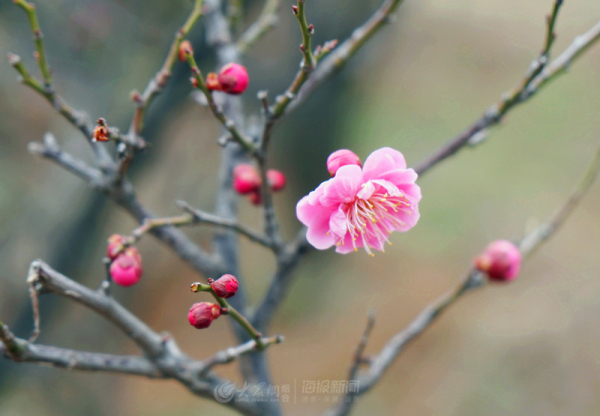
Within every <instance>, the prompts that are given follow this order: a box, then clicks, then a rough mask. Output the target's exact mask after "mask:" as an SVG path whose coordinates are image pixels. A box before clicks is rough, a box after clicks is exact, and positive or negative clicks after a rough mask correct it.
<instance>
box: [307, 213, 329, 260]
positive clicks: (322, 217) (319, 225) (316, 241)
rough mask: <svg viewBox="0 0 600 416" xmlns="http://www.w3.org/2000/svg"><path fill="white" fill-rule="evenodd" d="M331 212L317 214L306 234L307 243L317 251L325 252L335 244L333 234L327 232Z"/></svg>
mask: <svg viewBox="0 0 600 416" xmlns="http://www.w3.org/2000/svg"><path fill="white" fill-rule="evenodd" d="M330 217H331V211H323V210H321V211H320V212H318V213H317V215H316V216H315V217H313V219H312V222H311V224H310V225H309V226H308V231H307V232H306V239H307V240H308V242H309V243H310V244H311V245H312V246H313V247H314V248H316V249H318V250H325V249H328V248H329V247H331V246H333V245H334V244H335V239H334V237H333V234H332V233H331V232H330V231H329V219H330Z"/></svg>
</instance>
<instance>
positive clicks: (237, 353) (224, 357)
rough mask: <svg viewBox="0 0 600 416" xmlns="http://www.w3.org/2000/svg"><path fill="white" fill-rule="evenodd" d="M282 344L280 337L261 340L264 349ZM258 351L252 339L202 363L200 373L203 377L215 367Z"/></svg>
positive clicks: (220, 352) (255, 342)
mask: <svg viewBox="0 0 600 416" xmlns="http://www.w3.org/2000/svg"><path fill="white" fill-rule="evenodd" d="M281 342H283V337H282V336H280V335H276V336H273V337H269V338H261V340H260V344H261V345H263V346H264V347H263V349H264V348H266V347H268V346H269V345H271V344H280V343H281ZM258 349H259V348H258V345H257V341H256V340H254V339H251V340H250V341H247V342H245V343H243V344H241V345H238V346H237V347H230V348H227V349H226V350H222V351H219V352H218V353H216V354H215V355H213V356H212V357H210V358H207V359H205V360H203V361H202V367H201V370H200V371H199V373H200V374H201V375H202V374H205V373H206V372H207V371H210V370H211V369H212V368H213V367H215V366H217V365H222V364H229V363H231V362H233V361H235V360H236V359H238V358H239V357H241V356H242V355H245V354H248V353H251V352H253V351H257V350H258Z"/></svg>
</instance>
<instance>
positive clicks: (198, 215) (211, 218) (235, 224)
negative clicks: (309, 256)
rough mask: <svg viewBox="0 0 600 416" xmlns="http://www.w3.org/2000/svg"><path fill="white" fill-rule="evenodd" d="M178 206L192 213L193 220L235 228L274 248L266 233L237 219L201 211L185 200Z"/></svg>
mask: <svg viewBox="0 0 600 416" xmlns="http://www.w3.org/2000/svg"><path fill="white" fill-rule="evenodd" d="M177 206H178V207H179V208H181V209H182V210H184V211H185V212H187V213H188V214H190V215H191V219H192V222H194V223H199V224H212V225H214V226H216V227H222V228H226V229H229V230H233V231H235V232H236V233H238V234H241V235H243V236H244V237H247V238H248V239H249V240H250V241H253V242H255V243H258V244H260V245H262V246H264V247H267V248H270V249H273V248H274V245H273V242H272V241H271V240H270V239H269V238H267V237H265V236H264V235H261V234H258V233H257V232H256V231H253V230H251V229H250V228H248V227H246V226H245V225H243V224H240V222H239V221H238V220H236V219H232V218H222V217H219V216H217V215H214V214H209V213H208V212H203V211H200V210H198V209H196V208H194V207H192V206H191V205H190V204H188V203H187V202H185V201H177Z"/></svg>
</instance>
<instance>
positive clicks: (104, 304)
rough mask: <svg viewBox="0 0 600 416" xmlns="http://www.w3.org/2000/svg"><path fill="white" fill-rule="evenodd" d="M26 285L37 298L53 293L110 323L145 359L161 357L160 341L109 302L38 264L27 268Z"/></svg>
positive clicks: (35, 263)
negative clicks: (136, 347) (134, 345)
mask: <svg viewBox="0 0 600 416" xmlns="http://www.w3.org/2000/svg"><path fill="white" fill-rule="evenodd" d="M27 282H28V283H29V284H30V285H32V286H33V288H34V289H35V290H36V292H37V293H38V294H45V293H53V294H55V295H58V296H62V297H65V298H68V299H71V300H74V301H75V302H77V303H80V304H82V305H84V306H86V307H88V308H90V309H91V310H93V311H95V312H97V313H98V314H100V315H102V316H104V317H105V318H106V319H108V320H109V321H110V322H112V323H113V324H114V325H115V326H116V327H117V328H119V329H120V330H121V331H122V332H123V333H125V334H126V335H127V336H128V337H130V338H131V339H132V340H133V341H134V342H135V343H136V344H137V345H138V346H139V347H140V348H141V349H142V350H143V351H144V352H145V353H146V354H147V355H148V356H149V357H157V356H159V355H160V354H162V353H163V351H164V347H163V339H162V337H161V336H160V335H158V334H157V333H156V332H154V331H153V330H152V329H150V328H149V327H148V326H147V325H146V324H145V323H143V322H142V321H141V320H140V319H138V318H137V317H135V316H134V315H133V314H132V313H131V312H129V311H128V310H127V309H125V308H124V307H123V306H122V305H121V304H120V303H118V302H117V301H116V300H114V299H113V298H110V297H108V296H105V295H103V294H101V293H98V292H95V291H93V290H91V289H89V288H87V287H85V286H82V285H80V284H79V283H77V282H74V281H73V280H71V279H69V278H68V277H66V276H63V275H62V274H60V273H58V272H57V271H55V270H54V269H52V268H51V267H50V266H48V265H47V264H46V263H44V262H43V261H41V260H35V261H33V262H32V263H31V265H30V267H29V274H28V278H27Z"/></svg>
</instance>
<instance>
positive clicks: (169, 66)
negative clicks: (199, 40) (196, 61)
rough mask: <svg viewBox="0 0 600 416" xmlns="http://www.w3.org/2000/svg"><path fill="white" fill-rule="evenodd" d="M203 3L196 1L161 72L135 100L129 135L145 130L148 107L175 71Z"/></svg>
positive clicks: (176, 34)
mask: <svg viewBox="0 0 600 416" xmlns="http://www.w3.org/2000/svg"><path fill="white" fill-rule="evenodd" d="M202 3H203V0H194V7H193V8H192V11H191V13H190V15H189V16H188V18H187V20H186V21H185V23H184V24H183V26H181V28H179V30H177V33H175V39H173V43H172V44H171V47H170V48H169V52H168V53H167V57H166V58H165V61H164V63H163V65H162V67H161V68H160V70H159V71H158V72H157V73H156V75H155V76H154V77H153V78H152V79H151V80H150V81H149V82H148V85H147V86H146V88H145V89H144V92H143V93H142V94H141V97H140V99H139V100H135V104H136V109H135V114H134V116H133V120H132V121H131V126H130V128H129V134H130V135H131V134H134V135H136V136H137V135H139V134H141V132H142V130H143V128H144V121H145V115H146V110H147V109H148V106H149V105H150V104H151V103H152V101H153V100H154V98H155V97H156V96H157V95H158V94H159V93H160V92H161V91H162V89H163V88H164V86H165V85H166V84H167V82H168V80H169V78H170V76H171V72H172V70H173V66H174V65H175V62H177V55H178V52H179V45H181V42H182V41H183V40H184V39H185V38H186V37H187V36H188V35H189V33H190V31H191V30H192V28H193V27H194V25H195V24H196V22H197V21H198V19H199V18H200V16H201V15H202Z"/></svg>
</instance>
